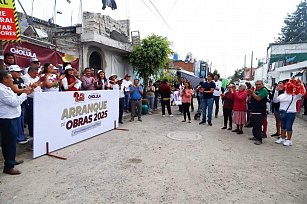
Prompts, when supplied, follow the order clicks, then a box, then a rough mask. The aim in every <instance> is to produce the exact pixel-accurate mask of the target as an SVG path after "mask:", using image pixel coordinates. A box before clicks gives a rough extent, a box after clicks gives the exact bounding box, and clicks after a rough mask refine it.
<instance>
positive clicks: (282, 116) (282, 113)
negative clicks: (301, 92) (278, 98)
mask: <svg viewBox="0 0 307 204" xmlns="http://www.w3.org/2000/svg"><path fill="white" fill-rule="evenodd" d="M292 101H293V96H292V100H291V102H290V104H289V106H288V108H287V110H279V111H278V115H279V118H280V119H282V120H283V119H285V118H286V117H287V111H288V109H289V108H290V106H291V103H292Z"/></svg>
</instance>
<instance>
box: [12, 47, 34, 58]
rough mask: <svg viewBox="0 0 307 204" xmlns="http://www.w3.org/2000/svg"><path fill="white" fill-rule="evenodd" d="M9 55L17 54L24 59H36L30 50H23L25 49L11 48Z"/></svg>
mask: <svg viewBox="0 0 307 204" xmlns="http://www.w3.org/2000/svg"><path fill="white" fill-rule="evenodd" d="M10 51H11V53H14V54H17V55H22V56H26V57H31V58H37V57H36V53H34V52H32V50H30V49H28V48H25V47H19V46H16V47H12V48H11V49H10Z"/></svg>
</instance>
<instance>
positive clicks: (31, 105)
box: [26, 97, 33, 137]
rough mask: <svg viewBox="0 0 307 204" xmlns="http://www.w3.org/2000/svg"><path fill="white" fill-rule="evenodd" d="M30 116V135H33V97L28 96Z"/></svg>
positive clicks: (28, 114)
mask: <svg viewBox="0 0 307 204" xmlns="http://www.w3.org/2000/svg"><path fill="white" fill-rule="evenodd" d="M26 111H27V117H28V129H29V135H30V136H31V137H33V98H30V97H28V104H27V106H26Z"/></svg>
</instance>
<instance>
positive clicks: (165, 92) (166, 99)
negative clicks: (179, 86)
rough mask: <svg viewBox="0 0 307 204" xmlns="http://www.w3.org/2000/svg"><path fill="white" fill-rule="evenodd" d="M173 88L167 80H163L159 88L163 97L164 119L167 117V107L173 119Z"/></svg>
mask: <svg viewBox="0 0 307 204" xmlns="http://www.w3.org/2000/svg"><path fill="white" fill-rule="evenodd" d="M171 93H172V91H171V88H170V86H169V85H168V83H167V80H166V79H165V80H163V82H162V84H161V85H160V86H159V94H160V95H161V106H162V117H165V106H166V107H167V112H168V115H169V116H170V117H173V114H172V110H171Z"/></svg>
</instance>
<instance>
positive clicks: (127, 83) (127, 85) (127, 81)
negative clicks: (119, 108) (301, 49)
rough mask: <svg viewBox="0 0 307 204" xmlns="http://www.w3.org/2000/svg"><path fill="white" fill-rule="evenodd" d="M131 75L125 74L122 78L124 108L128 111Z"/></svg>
mask: <svg viewBox="0 0 307 204" xmlns="http://www.w3.org/2000/svg"><path fill="white" fill-rule="evenodd" d="M130 78H131V76H130V75H129V74H126V75H125V77H124V80H123V86H124V87H125V90H124V91H125V103H124V109H125V111H126V112H127V113H128V112H129V107H130V87H131V86H132V81H130Z"/></svg>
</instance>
